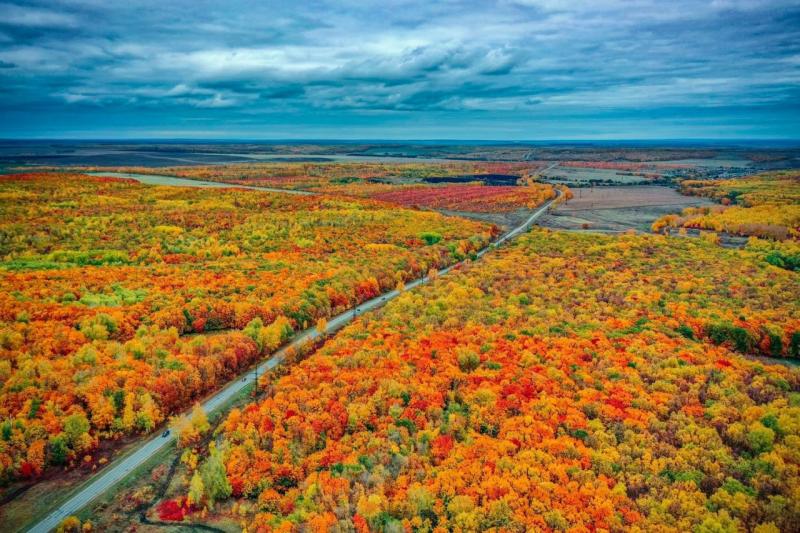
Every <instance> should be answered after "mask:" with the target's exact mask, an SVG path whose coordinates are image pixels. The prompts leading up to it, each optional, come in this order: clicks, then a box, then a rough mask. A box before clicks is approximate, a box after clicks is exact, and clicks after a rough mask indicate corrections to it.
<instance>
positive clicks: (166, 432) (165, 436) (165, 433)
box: [161, 429, 169, 439]
mask: <svg viewBox="0 0 800 533" xmlns="http://www.w3.org/2000/svg"><path fill="white" fill-rule="evenodd" d="M167 437H169V430H168V429H167V430H165V431H164V433H162V434H161V438H164V439H166V438H167Z"/></svg>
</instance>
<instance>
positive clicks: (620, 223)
mask: <svg viewBox="0 0 800 533" xmlns="http://www.w3.org/2000/svg"><path fill="white" fill-rule="evenodd" d="M573 193H574V195H575V197H574V198H572V199H571V200H569V201H568V202H566V203H564V204H562V205H560V206H559V207H558V208H557V209H555V210H554V211H553V212H551V213H549V214H548V215H547V216H545V217H543V218H542V219H541V222H540V224H541V225H542V226H545V227H549V228H554V229H567V230H581V229H586V230H592V231H603V232H621V231H627V230H630V229H634V230H637V231H650V225H651V224H652V223H653V221H655V220H656V219H657V218H658V217H660V216H662V215H665V214H668V213H679V212H680V211H681V209H683V208H684V207H688V206H697V205H708V204H709V203H710V202H709V201H707V200H705V199H702V198H692V197H688V196H683V195H681V194H679V193H678V192H677V191H675V190H674V189H671V188H669V187H661V186H644V187H595V188H578V189H573Z"/></svg>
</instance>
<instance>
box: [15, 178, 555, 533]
mask: <svg viewBox="0 0 800 533" xmlns="http://www.w3.org/2000/svg"><path fill="white" fill-rule="evenodd" d="M129 176H130V175H129ZM185 181H193V180H185ZM196 183H197V182H193V184H191V185H187V186H194V187H197V185H196ZM201 183H202V182H201ZM214 186H218V184H216V183H215V184H214ZM254 188H255V187H254ZM282 192H283V191H282ZM556 193H557V195H558V196H556V198H554V199H552V200H550V201H549V202H547V203H545V204H544V205H543V206H542V207H540V208H539V209H537V210H536V211H535V212H534V213H533V214H531V216H529V217H528V218H527V219H526V220H525V222H523V223H522V224H521V225H519V226H517V227H516V228H514V229H512V230H510V231H509V232H507V233H505V234H504V235H503V236H502V237H500V238H499V239H498V240H497V241H495V242H494V243H493V244H491V245H489V246H487V247H486V248H484V249H482V250H480V251H479V252H478V253H477V256H478V257H482V256H483V255H484V254H486V252H488V251H489V250H491V249H492V248H494V247H496V246H499V245H500V244H502V243H504V242H506V241H508V240H510V239H513V238H514V237H517V236H518V235H520V234H521V233H523V232H525V231H527V230H528V229H530V227H531V226H533V224H534V223H535V222H536V220H537V219H538V218H539V217H540V216H542V215H543V214H544V213H545V212H546V211H547V210H548V209H549V208H550V206H551V205H552V204H553V202H555V201H556V200H557V199H558V197H559V196H560V195H561V192H560V191H558V190H557V191H556ZM463 263H464V262H463V261H461V262H459V263H455V264H453V265H451V266H449V267H447V268H443V269H441V270H439V272H438V274H439V276H443V275H445V274H447V273H448V272H450V271H451V270H453V269H454V268H457V267H458V266H460V265H462V264H463ZM429 281H430V279H429V278H428V277H424V278H420V279H416V280H414V281H412V282H409V283H408V284H406V288H405V290H409V289H413V288H414V287H418V286H419V285H424V284H426V283H428V282H429ZM400 294H401V293H400V291H398V290H393V291H390V292H387V293H385V294H383V295H381V296H378V297H376V298H373V299H371V300H368V301H366V302H364V303H362V304H361V305H358V306H357V307H355V308H353V309H350V310H348V311H345V312H343V313H341V314H339V315H336V316H335V317H333V318H332V319H330V320H329V321H328V327H327V331H326V333H330V332H332V331H336V330H338V329H341V328H342V327H343V326H345V325H346V324H347V323H348V322H351V321H352V320H353V319H354V318H355V317H356V316H358V315H359V314H362V313H365V312H367V311H371V310H373V309H377V308H378V307H381V306H382V305H384V304H385V303H386V302H388V301H389V300H392V299H394V298H397V297H398V296H399V295H400ZM319 336H320V333H319V332H318V331H317V329H316V328H309V329H307V330H305V331H302V332H300V333H299V334H297V335H296V336H295V337H294V338H293V340H292V341H291V342H290V343H289V344H287V345H286V346H284V347H283V348H281V349H280V350H278V351H277V352H275V353H274V354H273V355H272V357H270V358H269V359H267V360H266V361H264V362H263V363H260V364H259V365H258V366H256V367H255V368H251V369H250V370H248V371H247V372H245V373H244V374H241V375H240V376H239V377H237V378H236V379H235V380H234V381H231V382H230V383H228V385H226V386H225V387H223V388H222V389H221V390H220V391H219V392H217V393H215V394H214V395H213V396H211V397H209V398H208V399H207V400H206V401H205V402H203V403H202V406H203V408H204V409H205V411H206V412H207V413H211V412H214V411H216V410H217V409H219V408H220V407H222V406H223V405H224V404H225V403H226V402H228V401H229V400H231V399H232V398H233V397H234V396H236V395H237V394H239V393H240V392H242V390H243V389H244V388H245V387H247V386H248V385H249V384H251V383H253V381H255V379H256V376H260V375H262V374H264V372H266V371H268V370H271V369H273V368H275V367H276V366H278V365H279V364H280V363H281V361H283V359H284V358H285V357H286V354H287V353H288V352H289V351H290V350H291V349H295V348H298V347H300V346H302V345H303V344H304V343H305V342H308V341H312V340H314V339H316V338H317V337H319ZM190 412H191V410H189V411H186V413H185V414H187V415H188V414H189V413H190ZM174 440H175V437H174V436H173V435H172V434H171V433H170V434H169V435H167V436H166V437H163V436H162V434H160V433H159V434H158V435H156V436H154V437H151V438H150V439H148V440H146V441H145V442H143V443H142V444H141V446H139V448H137V449H136V450H135V451H134V452H132V453H131V454H129V455H127V456H125V457H123V458H120V459H118V460H117V461H115V462H113V463H111V464H110V465H109V466H107V467H106V468H105V469H103V471H101V472H99V473H98V474H97V475H96V476H95V479H94V481H91V482H89V483H88V484H87V485H86V486H84V487H83V488H82V489H80V490H79V491H78V492H77V493H76V494H74V495H73V496H71V497H70V498H69V499H68V500H67V501H65V502H64V503H62V504H61V505H60V506H59V507H58V508H57V509H56V510H55V511H53V512H52V513H50V514H49V515H47V516H45V517H44V518H42V520H41V521H39V522H38V523H37V524H36V525H34V526H33V527H32V528H30V529H29V531H30V532H32V533H47V532H49V531H50V530H52V529H54V528H55V527H56V526H58V524H59V523H60V522H61V521H62V520H63V519H64V518H66V517H68V516H70V515H74V514H76V513H77V512H78V511H80V510H81V509H83V508H84V507H85V506H86V505H88V504H89V503H90V502H91V501H92V500H94V499H95V498H97V497H98V496H100V495H101V494H103V493H104V492H106V491H107V490H108V489H109V488H111V487H113V486H114V485H115V484H117V483H119V482H120V481H122V480H123V479H125V478H126V477H127V476H128V474H130V473H131V472H132V471H133V470H135V469H136V468H138V467H139V466H140V465H142V464H143V463H144V462H146V461H147V460H148V459H150V458H151V457H153V456H154V455H155V454H156V453H157V452H158V451H159V450H161V449H162V448H164V447H165V446H168V445H169V444H171V443H172V442H174Z"/></svg>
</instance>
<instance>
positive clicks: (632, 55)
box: [0, 0, 800, 140]
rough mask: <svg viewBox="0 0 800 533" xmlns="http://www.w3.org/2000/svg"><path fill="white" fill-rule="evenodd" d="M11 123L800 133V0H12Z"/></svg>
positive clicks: (310, 132)
mask: <svg viewBox="0 0 800 533" xmlns="http://www.w3.org/2000/svg"><path fill="white" fill-rule="evenodd" d="M0 138H93V139H98V138H113V139H130V138H184V139H190V138H198V139H213V138H219V139H453V140H455V139H485V140H557V139H563V140H570V139H606V140H609V139H697V138H702V139H764V138H774V139H798V138H800V0H797V1H784V0H713V1H708V2H706V1H699V0H671V1H668V2H667V1H661V0H625V1H623V0H594V1H592V0H573V1H557V0H503V1H496V2H491V1H488V0H476V1H456V0H441V1H430V0H419V1H417V0H413V1H412V0H392V1H389V0H381V1H373V0H337V1H327V0H314V1H303V0H292V1H289V2H279V1H268V2H263V1H262V2H256V1H242V0H232V1H226V2H219V1H214V2H206V1H203V0H178V1H168V0H159V1H151V0H124V1H116V0H114V1H109V0H58V1H36V0H26V1H24V2H22V1H19V0H17V1H16V2H14V1H6V0H0Z"/></svg>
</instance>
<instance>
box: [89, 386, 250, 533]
mask: <svg viewBox="0 0 800 533" xmlns="http://www.w3.org/2000/svg"><path fill="white" fill-rule="evenodd" d="M252 400H253V385H248V386H247V387H245V388H244V389H242V390H241V391H240V392H239V393H238V394H237V395H236V396H234V397H232V398H231V399H230V400H228V401H227V402H226V403H225V404H223V405H221V406H220V407H219V408H218V409H217V410H215V411H214V412H212V413H207V416H208V419H209V422H210V423H211V425H212V428H215V427H216V426H217V425H218V424H219V423H220V422H222V420H224V418H225V416H226V415H227V413H228V412H229V411H230V410H231V409H233V408H234V407H243V406H244V405H246V404H247V403H248V402H250V401H252ZM212 431H213V429H212ZM180 454H181V450H179V449H178V448H177V446H175V445H170V446H166V447H165V448H163V449H161V450H159V451H158V453H156V455H154V456H153V457H152V458H150V459H148V460H147V461H145V462H144V463H142V464H141V465H140V466H139V467H138V468H136V469H135V470H134V471H133V472H131V473H130V474H129V475H128V476H127V477H126V478H124V479H123V480H122V481H120V482H119V483H118V484H116V485H115V486H114V487H113V488H112V489H110V490H109V491H108V492H106V493H104V494H103V495H102V496H100V497H98V498H97V499H95V500H94V501H93V502H92V503H91V504H89V505H88V506H87V507H85V508H84V509H83V510H81V512H79V513H78V514H77V516H78V518H80V519H81V521H85V520H90V521H91V522H92V525H93V527H94V528H95V529H96V530H97V531H110V530H111V528H112V524H118V523H119V519H120V516H121V515H124V516H125V523H126V524H128V525H132V524H136V527H137V529H139V527H143V528H144V529H148V528H154V529H158V530H159V531H165V532H169V531H191V530H192V528H191V526H190V525H184V524H181V523H180V522H176V523H175V524H174V527H171V526H163V525H150V526H148V525H145V524H139V514H140V513H141V512H145V513H149V512H150V510H152V509H153V508H154V507H155V506H156V505H158V503H159V502H160V501H161V500H162V499H164V498H169V497H171V495H173V494H175V493H176V492H180V489H181V488H183V487H184V485H185V484H186V482H185V481H186V480H185V479H183V477H184V474H185V472H183V470H184V469H185V467H184V466H183V465H181V464H179V465H178V467H177V469H176V471H175V473H174V475H173V476H172V477H170V478H168V479H166V480H164V481H159V482H153V481H152V480H151V478H150V475H151V473H152V472H153V470H155V469H156V468H157V467H158V466H160V465H170V464H171V463H172V462H173V461H175V460H177V459H178V458H179V457H180ZM155 483H166V486H165V487H164V489H163V491H162V492H163V495H162V494H157V495H156V496H154V499H153V500H152V501H151V502H149V504H148V505H147V506H146V507H145V509H144V511H142V509H134V510H123V509H120V508H119V504H120V502H119V496H120V495H122V494H124V493H126V492H128V491H135V490H138V489H142V488H144V487H145V486H147V485H152V484H155ZM214 526H215V527H221V526H220V525H217V524H214ZM221 528H223V529H224V527H221ZM237 528H238V524H237V526H236V527H235V528H233V529H232V531H237V530H238V529H237Z"/></svg>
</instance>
